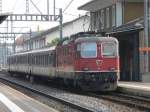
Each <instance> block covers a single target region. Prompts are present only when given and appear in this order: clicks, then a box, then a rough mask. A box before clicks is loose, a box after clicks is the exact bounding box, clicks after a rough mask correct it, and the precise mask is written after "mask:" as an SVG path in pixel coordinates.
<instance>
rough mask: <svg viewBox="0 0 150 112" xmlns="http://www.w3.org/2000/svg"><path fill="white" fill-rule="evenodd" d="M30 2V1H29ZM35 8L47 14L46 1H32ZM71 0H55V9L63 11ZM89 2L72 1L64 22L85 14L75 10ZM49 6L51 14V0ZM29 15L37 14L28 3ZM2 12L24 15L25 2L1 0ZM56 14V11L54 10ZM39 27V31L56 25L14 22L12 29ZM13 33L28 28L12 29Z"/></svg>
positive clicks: (20, 0)
mask: <svg viewBox="0 0 150 112" xmlns="http://www.w3.org/2000/svg"><path fill="white" fill-rule="evenodd" d="M29 1H30V0H29ZM32 1H33V2H34V3H35V4H36V6H37V7H38V8H39V9H40V11H41V12H42V13H43V14H46V13H47V7H46V6H47V0H32ZM70 1H71V0H56V8H62V9H64V8H65V7H66V6H67V5H68V3H69V2H70ZM88 1H90V0H74V1H73V2H72V4H71V5H70V6H69V8H68V9H67V10H66V11H65V14H64V19H63V20H64V22H66V21H70V20H72V19H75V18H77V17H78V16H79V14H81V15H83V14H85V11H79V10H77V8H78V7H79V6H81V5H82V4H84V3H86V2H88ZM49 4H50V8H49V9H50V14H53V0H49ZM29 6H30V9H29V13H30V14H31V13H36V14H37V13H39V12H38V11H37V10H36V9H35V7H34V6H33V5H32V4H31V2H29ZM2 12H3V13H6V12H9V13H14V14H25V13H26V0H2ZM56 12H57V13H58V9H56ZM38 25H39V27H40V30H44V29H48V28H50V27H53V26H56V25H58V23H54V22H53V23H52V22H48V23H45V22H44V23H42V22H32V23H31V22H14V24H13V26H14V27H31V29H32V30H36V29H37V26H38ZM1 26H6V23H3V24H1ZM14 31H29V28H24V29H20V28H18V29H14Z"/></svg>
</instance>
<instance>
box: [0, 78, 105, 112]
mask: <svg viewBox="0 0 150 112" xmlns="http://www.w3.org/2000/svg"><path fill="white" fill-rule="evenodd" d="M0 82H3V83H6V84H8V83H9V85H10V84H11V86H12V85H14V86H18V87H21V88H24V89H26V90H29V91H31V92H34V93H37V94H39V95H41V96H44V97H47V98H49V99H52V100H55V101H58V102H60V103H62V104H64V105H66V106H70V107H71V108H74V109H77V110H79V111H83V112H102V111H99V110H95V109H93V108H89V107H85V106H82V105H80V104H76V103H73V102H71V101H67V100H65V99H63V98H59V97H56V96H53V95H49V94H45V93H44V92H41V91H38V90H36V89H33V88H31V87H27V86H25V85H21V84H18V83H16V82H13V81H12V80H8V79H6V78H2V77H0Z"/></svg>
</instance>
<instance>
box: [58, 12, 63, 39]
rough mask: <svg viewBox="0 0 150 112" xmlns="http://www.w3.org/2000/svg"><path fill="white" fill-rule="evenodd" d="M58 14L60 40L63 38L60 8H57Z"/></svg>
mask: <svg viewBox="0 0 150 112" xmlns="http://www.w3.org/2000/svg"><path fill="white" fill-rule="evenodd" d="M59 16H60V20H59V32H60V40H62V38H63V34H62V32H63V31H62V29H63V26H62V22H63V15H62V9H59Z"/></svg>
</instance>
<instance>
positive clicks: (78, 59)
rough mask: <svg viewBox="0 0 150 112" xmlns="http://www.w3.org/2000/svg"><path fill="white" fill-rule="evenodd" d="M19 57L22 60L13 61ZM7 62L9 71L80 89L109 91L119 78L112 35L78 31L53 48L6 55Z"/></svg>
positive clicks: (117, 58) (115, 47) (116, 52)
mask: <svg viewBox="0 0 150 112" xmlns="http://www.w3.org/2000/svg"><path fill="white" fill-rule="evenodd" d="M20 57H22V58H24V61H23V60H22V61H21V62H19V61H16V60H19V59H20ZM26 57H27V58H26ZM17 58H18V59H17ZM30 60H32V61H31V62H30ZM8 64H9V69H8V71H9V72H13V73H14V72H22V73H26V74H28V75H29V76H30V79H31V80H33V78H34V77H35V76H46V77H50V78H51V79H61V80H63V81H64V83H65V84H68V85H73V86H74V87H80V88H82V89H83V90H89V91H113V90H115V89H116V87H117V81H118V79H119V54H118V41H117V39H116V38H113V37H102V36H98V35H97V34H93V33H78V34H75V35H72V36H71V37H70V38H68V39H63V40H62V41H60V42H59V43H58V45H57V46H56V47H52V48H47V49H41V50H34V51H29V52H25V53H18V54H14V55H12V56H9V58H8ZM14 66H15V67H14ZM21 66H22V67H21Z"/></svg>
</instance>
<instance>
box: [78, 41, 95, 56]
mask: <svg viewBox="0 0 150 112" xmlns="http://www.w3.org/2000/svg"><path fill="white" fill-rule="evenodd" d="M80 55H81V57H82V58H95V57H97V44H96V43H94V42H93V43H92V42H91V43H81V48H80Z"/></svg>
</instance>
